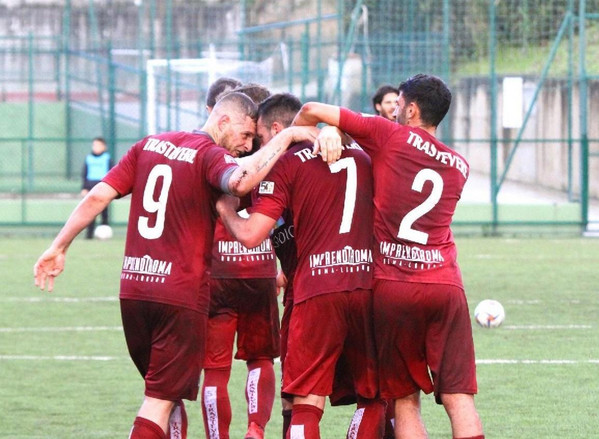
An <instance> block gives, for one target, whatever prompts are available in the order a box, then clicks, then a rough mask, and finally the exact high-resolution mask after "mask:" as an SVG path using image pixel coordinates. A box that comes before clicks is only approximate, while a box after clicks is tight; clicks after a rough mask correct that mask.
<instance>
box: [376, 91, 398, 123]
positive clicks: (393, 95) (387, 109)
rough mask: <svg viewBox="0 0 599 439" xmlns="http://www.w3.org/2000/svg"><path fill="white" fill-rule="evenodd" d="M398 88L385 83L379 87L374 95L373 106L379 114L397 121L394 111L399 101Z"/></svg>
mask: <svg viewBox="0 0 599 439" xmlns="http://www.w3.org/2000/svg"><path fill="white" fill-rule="evenodd" d="M397 95H398V93H397V88H396V87H393V86H392V85H389V84H385V85H382V86H380V87H379V88H378V90H377V91H376V92H375V93H374V95H373V96H372V107H373V108H374V111H375V112H376V114H378V115H379V116H382V117H384V118H387V119H389V120H392V121H395V116H394V114H393V112H394V111H395V105H396V101H397Z"/></svg>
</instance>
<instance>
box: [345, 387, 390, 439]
mask: <svg viewBox="0 0 599 439" xmlns="http://www.w3.org/2000/svg"><path fill="white" fill-rule="evenodd" d="M385 408H386V404H385V402H384V401H383V400H381V399H365V398H361V397H358V407H357V408H356V411H355V413H354V416H353V418H352V420H351V424H350V425H349V429H348V430H347V438H348V439H378V438H381V437H383V433H384V432H385Z"/></svg>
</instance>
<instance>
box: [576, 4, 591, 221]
mask: <svg viewBox="0 0 599 439" xmlns="http://www.w3.org/2000/svg"><path fill="white" fill-rule="evenodd" d="M578 15H579V21H580V23H579V31H580V35H579V37H578V40H579V45H580V47H579V50H578V51H579V53H580V55H579V56H580V67H579V68H580V92H579V93H580V154H581V157H580V166H581V169H580V179H581V181H580V198H581V200H580V208H581V220H582V229H583V230H586V228H587V227H588V224H589V133H588V127H587V123H588V116H587V109H588V106H587V104H588V95H587V71H586V55H585V51H586V1H585V0H580V5H579V7H578Z"/></svg>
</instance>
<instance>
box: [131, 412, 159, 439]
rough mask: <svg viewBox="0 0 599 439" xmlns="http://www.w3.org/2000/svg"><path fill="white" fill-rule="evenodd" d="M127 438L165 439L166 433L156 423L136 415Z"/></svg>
mask: <svg viewBox="0 0 599 439" xmlns="http://www.w3.org/2000/svg"><path fill="white" fill-rule="evenodd" d="M129 439H166V435H165V434H164V431H162V428H160V426H159V425H158V424H156V423H154V422H152V421H150V420H149V419H146V418H140V417H139V416H138V417H137V418H135V422H133V428H132V429H131V433H130V434H129Z"/></svg>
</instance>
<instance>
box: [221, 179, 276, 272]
mask: <svg viewBox="0 0 599 439" xmlns="http://www.w3.org/2000/svg"><path fill="white" fill-rule="evenodd" d="M256 193H257V192H256V191H255V190H253V191H252V192H251V195H252V196H251V200H255V199H256V197H257V195H256ZM249 199H250V197H248V203H247V204H250V203H251V201H250V200H249ZM240 214H241V215H244V214H246V211H245V210H244V211H242V212H240ZM210 276H211V277H212V278H215V279H264V278H274V277H276V276H277V261H276V259H275V252H274V250H273V246H272V242H271V240H270V238H266V239H265V240H264V241H262V242H261V243H260V245H259V246H257V247H254V248H250V249H249V248H247V247H245V246H244V245H243V244H241V243H240V242H239V241H237V240H236V239H235V238H234V237H233V236H232V235H231V234H230V233H229V231H228V230H227V228H226V227H225V225H224V224H223V222H222V221H221V219H220V218H219V219H217V220H216V229H215V230H214V243H213V245H212V267H211V268H210Z"/></svg>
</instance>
